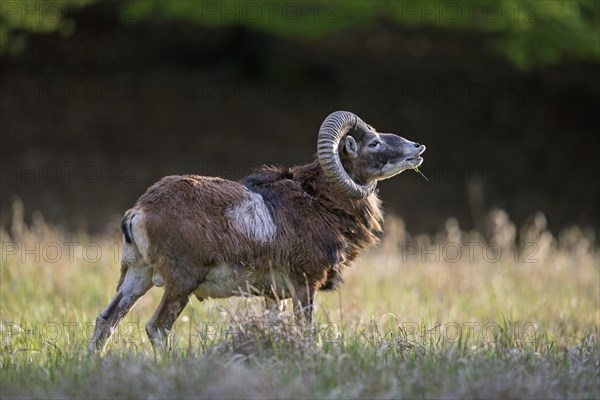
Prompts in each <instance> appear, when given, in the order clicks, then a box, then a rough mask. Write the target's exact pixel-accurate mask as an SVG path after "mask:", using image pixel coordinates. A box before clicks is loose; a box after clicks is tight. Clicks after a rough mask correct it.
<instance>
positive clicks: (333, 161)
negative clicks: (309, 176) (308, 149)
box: [317, 111, 377, 200]
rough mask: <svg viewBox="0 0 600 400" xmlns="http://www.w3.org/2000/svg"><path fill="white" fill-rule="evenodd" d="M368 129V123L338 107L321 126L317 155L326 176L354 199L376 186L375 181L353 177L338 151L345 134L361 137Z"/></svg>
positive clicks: (365, 194) (359, 197) (365, 195)
mask: <svg viewBox="0 0 600 400" xmlns="http://www.w3.org/2000/svg"><path fill="white" fill-rule="evenodd" d="M368 130H369V127H368V126H367V124H365V123H364V122H363V120H361V119H360V118H358V117H357V116H356V115H355V114H353V113H351V112H348V111H336V112H333V113H331V114H329V115H328V116H327V118H325V120H324V121H323V123H322V124H321V128H320V129H319V140H318V143H317V157H318V158H319V164H320V165H321V169H323V173H324V174H325V177H326V178H327V180H328V181H329V183H331V184H332V185H333V186H334V187H335V188H336V190H337V191H339V192H340V193H341V194H343V195H345V196H347V197H349V198H351V199H355V200H359V199H364V198H366V197H367V196H369V195H370V194H371V193H373V191H374V190H375V186H377V183H376V182H372V183H371V184H369V185H361V184H358V183H356V182H354V181H353V180H352V178H350V176H349V175H348V173H347V172H346V170H345V169H344V167H343V165H342V162H341V160H340V155H339V153H338V147H339V144H340V140H342V138H343V137H344V136H345V135H352V136H354V137H355V138H356V139H360V138H361V137H362V136H363V135H364V133H365V132H366V131H368Z"/></svg>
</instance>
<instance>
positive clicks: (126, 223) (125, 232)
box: [121, 215, 133, 244]
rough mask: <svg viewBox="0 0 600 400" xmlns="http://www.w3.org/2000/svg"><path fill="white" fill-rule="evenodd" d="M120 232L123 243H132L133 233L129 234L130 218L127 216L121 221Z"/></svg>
mask: <svg viewBox="0 0 600 400" xmlns="http://www.w3.org/2000/svg"><path fill="white" fill-rule="evenodd" d="M121 230H122V231H123V236H125V243H127V244H131V243H133V233H132V232H131V217H130V216H129V215H128V216H126V217H124V218H123V220H122V221H121Z"/></svg>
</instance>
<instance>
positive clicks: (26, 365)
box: [0, 203, 600, 398]
mask: <svg viewBox="0 0 600 400" xmlns="http://www.w3.org/2000/svg"><path fill="white" fill-rule="evenodd" d="M489 222H490V224H491V227H492V231H493V237H492V238H491V239H490V240H489V241H486V242H484V241H483V239H482V238H481V237H480V235H479V234H477V233H476V232H464V231H461V229H460V227H459V226H458V223H457V222H456V221H454V220H449V221H448V223H447V226H446V230H445V231H444V232H440V233H439V234H437V235H434V236H426V235H420V236H410V235H409V234H408V233H407V232H406V231H405V229H404V227H403V224H402V221H400V220H397V219H393V218H388V220H387V221H386V232H387V233H386V236H385V237H384V239H383V241H382V244H381V245H380V246H379V247H378V248H377V249H375V250H373V251H372V252H371V253H370V254H366V255H365V256H364V257H363V258H362V259H361V260H360V261H359V262H358V263H357V264H356V265H355V266H354V267H353V269H352V271H351V272H350V273H349V274H347V276H346V282H345V284H344V286H343V288H342V289H341V290H340V291H338V292H336V293H319V294H318V295H317V299H316V303H317V310H316V315H317V318H316V323H315V324H314V325H313V326H312V327H300V328H299V327H297V326H296V325H295V324H294V323H293V318H292V317H291V315H290V311H289V310H290V309H291V307H290V306H291V304H289V303H288V304H287V307H286V309H285V310H282V311H281V312H280V313H268V312H266V311H265V310H264V307H263V304H262V301H261V299H260V298H250V299H245V298H235V299H227V300H221V301H212V300H208V301H205V302H203V303H199V302H198V301H197V300H196V299H192V300H191V301H190V305H188V307H187V308H186V309H185V310H184V312H183V314H182V316H181V317H180V318H179V319H178V321H177V323H176V325H175V329H174V332H173V336H172V340H171V350H170V351H168V352H164V353H162V354H157V355H155V354H154V353H153V352H152V350H151V347H150V344H149V343H148V339H147V338H146V335H145V332H144V325H145V323H146V321H147V320H148V319H149V318H150V316H151V315H152V312H153V310H154V308H155V307H156V306H157V304H158V299H159V297H160V294H161V290H160V289H157V288H154V289H152V290H151V291H150V293H149V294H148V295H146V296H145V297H143V298H142V299H141V300H140V301H139V303H138V304H137V305H136V307H135V308H134V310H133V312H132V313H131V314H130V315H129V316H128V317H127V318H126V320H124V321H123V322H122V323H121V325H120V327H119V330H118V331H117V332H116V333H115V335H114V337H113V339H112V341H111V342H110V343H109V345H108V348H107V352H106V354H105V355H104V356H103V357H101V358H89V357H88V356H87V355H86V346H87V342H88V339H89V337H90V336H91V333H92V330H93V322H94V320H95V318H96V316H97V314H98V312H99V311H100V310H101V309H102V308H103V307H105V306H106V304H107V303H108V301H109V300H110V299H111V297H112V295H113V294H114V290H115V286H116V283H117V279H118V270H119V267H118V259H119V258H118V257H119V248H120V238H119V236H118V234H117V229H116V223H115V224H111V225H110V226H109V227H108V228H107V232H111V233H110V234H106V235H105V236H102V237H88V236H87V235H86V234H85V233H78V234H72V235H69V234H66V233H65V232H63V231H61V230H60V229H57V228H54V227H51V226H48V225H47V224H46V223H45V222H44V220H43V218H42V216H41V215H40V214H34V215H33V222H32V223H31V225H30V226H26V225H25V224H23V222H22V210H21V207H20V206H19V204H18V203H17V204H15V207H14V215H13V223H12V226H9V227H4V228H3V230H2V231H1V232H0V235H1V241H2V260H1V280H0V324H1V325H0V346H1V352H0V381H1V385H0V386H1V388H0V395H1V396H2V398H13V397H20V398H23V397H25V398H31V397H37V398H50V397H53V398H56V397H59V398H65V397H69V398H82V397H94V398H182V397H207V398H238V397H244V398H263V397H268V398H299V397H303V398H362V397H368V398H373V397H375V398H599V397H600V388H599V381H600V349H599V341H598V333H599V326H600V306H599V298H600V282H599V279H600V267H599V249H598V248H596V247H595V245H594V243H595V238H594V237H593V233H592V232H583V231H581V230H580V229H578V228H575V227H574V228H572V229H569V230H567V231H565V232H563V233H562V234H561V235H559V236H558V237H553V236H552V235H550V234H549V233H548V232H547V231H546V230H545V229H544V227H545V224H544V218H543V216H541V215H538V216H536V217H534V218H532V219H531V221H530V222H529V223H528V224H527V225H526V226H524V227H520V228H516V227H514V226H513V225H512V224H511V222H510V221H509V219H508V216H507V215H506V214H505V213H503V212H501V211H495V212H492V213H491V214H490V217H489ZM518 229H520V232H519V233H520V234H519V241H518V243H517V241H516V240H515V238H516V234H517V231H518Z"/></svg>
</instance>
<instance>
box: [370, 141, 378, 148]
mask: <svg viewBox="0 0 600 400" xmlns="http://www.w3.org/2000/svg"><path fill="white" fill-rule="evenodd" d="M377 146H379V142H371V144H370V145H369V147H370V148H372V149H374V148H375V147H377Z"/></svg>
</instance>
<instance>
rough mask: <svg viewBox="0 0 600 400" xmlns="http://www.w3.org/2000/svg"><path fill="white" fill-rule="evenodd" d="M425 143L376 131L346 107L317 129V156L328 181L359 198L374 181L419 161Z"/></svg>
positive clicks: (372, 188) (389, 176) (369, 188)
mask: <svg viewBox="0 0 600 400" xmlns="http://www.w3.org/2000/svg"><path fill="white" fill-rule="evenodd" d="M424 151H425V146H424V145H422V144H419V143H414V142H411V141H410V140H406V139H404V138H403V137H400V136H398V135H394V134H392V133H378V132H376V131H375V129H373V128H372V127H371V126H369V125H367V124H365V123H364V122H363V121H362V120H361V119H360V118H359V117H357V116H356V115H354V114H352V113H350V112H347V111H336V112H334V113H332V114H330V115H329V116H328V117H327V118H326V119H325V121H323V124H322V125H321V129H320V130H319V142H318V153H317V154H318V158H319V163H320V164H321V168H322V169H323V172H324V174H325V176H326V177H327V179H328V181H329V182H330V183H331V184H332V185H333V186H334V187H335V188H336V189H337V190H338V191H340V192H341V193H342V194H345V195H347V196H348V197H350V198H352V199H363V198H365V197H367V196H368V195H370V194H371V193H373V191H374V190H375V187H376V185H377V181H380V180H383V179H388V178H391V177H392V176H394V175H397V174H399V173H400V172H402V171H404V170H406V169H409V168H416V167H418V166H420V165H421V163H422V162H423V158H422V157H421V154H423V152H424Z"/></svg>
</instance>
